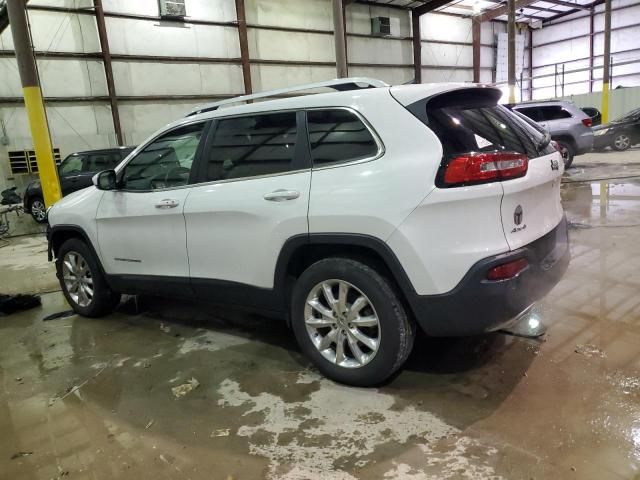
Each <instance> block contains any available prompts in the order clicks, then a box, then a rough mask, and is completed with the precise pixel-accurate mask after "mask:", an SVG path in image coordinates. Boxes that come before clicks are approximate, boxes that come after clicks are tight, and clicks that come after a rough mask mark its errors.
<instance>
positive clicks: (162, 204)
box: [156, 198, 180, 209]
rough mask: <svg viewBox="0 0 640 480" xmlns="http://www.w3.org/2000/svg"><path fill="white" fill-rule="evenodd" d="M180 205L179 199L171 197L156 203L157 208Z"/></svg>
mask: <svg viewBox="0 0 640 480" xmlns="http://www.w3.org/2000/svg"><path fill="white" fill-rule="evenodd" d="M178 205H180V202H179V201H177V200H173V199H171V198H165V199H164V200H160V201H159V202H158V203H156V208H162V209H167V208H176V207H177V206H178Z"/></svg>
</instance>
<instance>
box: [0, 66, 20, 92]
mask: <svg viewBox="0 0 640 480" xmlns="http://www.w3.org/2000/svg"><path fill="white" fill-rule="evenodd" d="M20 96H22V85H21V83H20V74H19V73H18V64H17V63H16V59H15V58H0V97H20Z"/></svg>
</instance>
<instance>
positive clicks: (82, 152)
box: [70, 147, 136, 155]
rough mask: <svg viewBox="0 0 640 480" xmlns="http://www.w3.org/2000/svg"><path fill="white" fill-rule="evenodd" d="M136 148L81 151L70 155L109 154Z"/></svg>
mask: <svg viewBox="0 0 640 480" xmlns="http://www.w3.org/2000/svg"><path fill="white" fill-rule="evenodd" d="M134 148H136V147H112V148H98V149H96V150H83V151H81V152H73V153H71V154H70V155H80V154H84V153H109V152H122V151H126V150H129V151H131V150H133V149H134Z"/></svg>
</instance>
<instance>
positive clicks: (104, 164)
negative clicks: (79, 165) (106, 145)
mask: <svg viewBox="0 0 640 480" xmlns="http://www.w3.org/2000/svg"><path fill="white" fill-rule="evenodd" d="M120 160H122V157H121V156H120V154H119V153H117V152H102V153H90V154H89V156H88V158H87V163H86V166H85V170H86V171H87V172H100V171H102V170H108V169H110V168H114V167H115V166H116V165H118V163H120Z"/></svg>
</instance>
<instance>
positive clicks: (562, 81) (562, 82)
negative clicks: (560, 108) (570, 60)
mask: <svg viewBox="0 0 640 480" xmlns="http://www.w3.org/2000/svg"><path fill="white" fill-rule="evenodd" d="M560 78H562V80H561V83H560V85H561V88H562V89H561V90H560V91H561V92H562V96H563V97H564V63H563V64H562V77H560Z"/></svg>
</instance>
